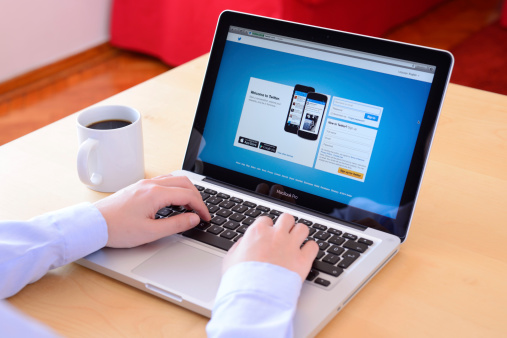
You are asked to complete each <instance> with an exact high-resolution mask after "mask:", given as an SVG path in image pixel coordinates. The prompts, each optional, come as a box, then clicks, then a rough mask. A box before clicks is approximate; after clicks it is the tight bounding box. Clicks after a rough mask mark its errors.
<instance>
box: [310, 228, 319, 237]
mask: <svg viewBox="0 0 507 338" xmlns="http://www.w3.org/2000/svg"><path fill="white" fill-rule="evenodd" d="M308 230H309V231H310V233H309V235H308V236H311V235H313V234H314V233H315V232H316V231H317V229H315V228H308Z"/></svg>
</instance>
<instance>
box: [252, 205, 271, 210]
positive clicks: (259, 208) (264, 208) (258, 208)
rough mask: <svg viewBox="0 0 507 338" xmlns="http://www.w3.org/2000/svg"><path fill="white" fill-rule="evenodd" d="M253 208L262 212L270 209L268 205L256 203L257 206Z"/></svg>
mask: <svg viewBox="0 0 507 338" xmlns="http://www.w3.org/2000/svg"><path fill="white" fill-rule="evenodd" d="M255 209H257V210H260V211H262V212H268V211H269V210H270V209H269V208H268V207H265V206H263V205H258V206H257V208H255Z"/></svg>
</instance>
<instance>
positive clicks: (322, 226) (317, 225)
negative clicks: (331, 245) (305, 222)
mask: <svg viewBox="0 0 507 338" xmlns="http://www.w3.org/2000/svg"><path fill="white" fill-rule="evenodd" d="M313 227H314V228H316V229H319V230H322V231H324V230H326V229H327V226H325V225H322V224H319V223H315V224H314V225H313Z"/></svg>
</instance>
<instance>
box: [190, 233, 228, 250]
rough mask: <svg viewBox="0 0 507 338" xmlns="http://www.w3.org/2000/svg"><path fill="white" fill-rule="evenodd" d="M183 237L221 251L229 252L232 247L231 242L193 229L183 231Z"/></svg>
mask: <svg viewBox="0 0 507 338" xmlns="http://www.w3.org/2000/svg"><path fill="white" fill-rule="evenodd" d="M183 236H185V237H189V238H193V239H195V240H197V241H199V242H203V243H206V244H209V245H211V246H214V247H217V248H220V249H222V250H229V249H230V248H231V246H232V245H233V242H231V241H230V240H228V239H225V238H222V237H219V236H215V235H213V234H212V233H209V232H205V231H200V230H197V229H195V228H194V229H190V230H187V231H185V232H184V233H183Z"/></svg>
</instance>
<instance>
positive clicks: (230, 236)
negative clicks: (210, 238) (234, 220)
mask: <svg viewBox="0 0 507 338" xmlns="http://www.w3.org/2000/svg"><path fill="white" fill-rule="evenodd" d="M236 235H237V233H236V232H234V231H232V230H225V231H224V232H222V233H221V234H220V237H223V238H227V239H233V238H234V237H236Z"/></svg>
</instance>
